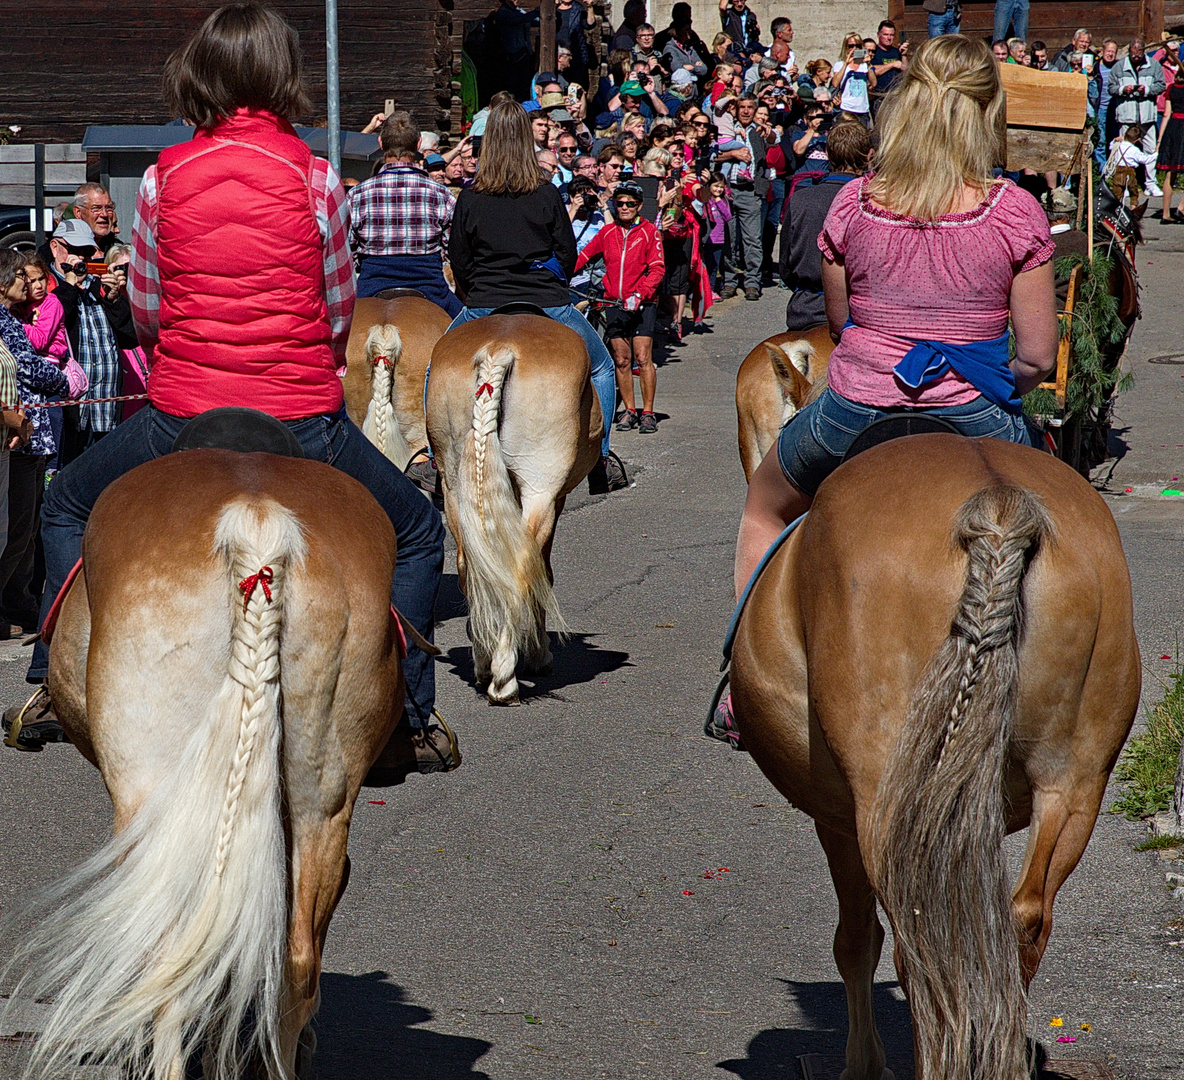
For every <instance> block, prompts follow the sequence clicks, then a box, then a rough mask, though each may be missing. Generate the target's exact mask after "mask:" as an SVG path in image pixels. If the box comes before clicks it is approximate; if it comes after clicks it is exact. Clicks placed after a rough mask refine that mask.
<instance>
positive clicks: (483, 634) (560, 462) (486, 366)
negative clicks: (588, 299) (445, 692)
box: [427, 314, 604, 705]
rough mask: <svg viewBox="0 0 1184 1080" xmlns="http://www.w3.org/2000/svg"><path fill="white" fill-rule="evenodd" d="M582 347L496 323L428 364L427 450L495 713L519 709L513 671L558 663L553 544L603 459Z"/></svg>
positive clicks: (448, 343)
mask: <svg viewBox="0 0 1184 1080" xmlns="http://www.w3.org/2000/svg"><path fill="white" fill-rule="evenodd" d="M589 369H590V363H589V360H588V351H587V349H586V348H585V347H584V343H583V341H582V340H581V338H580V336H579V335H578V334H577V333H576V332H575V331H574V330H569V329H568V328H567V327H566V326H563V325H562V324H561V323H557V322H554V321H552V320H551V319H548V318H545V317H543V316H541V315H530V314H518V315H497V314H494V315H489V316H486V317H485V318H482V319H474V320H473V321H471V322H467V323H462V324H461V325H460V326H458V327H456V328H455V329H454V330H450V331H449V332H448V333H447V334H446V335H445V336H444V337H442V338H441V339H440V341H439V343H438V344H437V345H436V348H435V350H434V352H433V353H432V367H431V378H430V379H429V380H428V390H427V417H428V439H429V441H430V443H431V446H432V452H433V454H434V455H435V457H436V462H437V464H438V465H439V468H440V470H441V477H442V483H443V489H444V510H445V513H446V514H447V517H448V524H449V527H450V528H451V530H452V535H453V537H454V538H455V539H456V565H457V574H458V576H459V578H460V586H461V589H462V590H463V591H464V594H465V597H466V598H467V599H468V602H469V636H470V637H471V639H472V642H473V662H474V668H475V669H476V673H477V678H478V680H479V681H480V682H482V683H484V684H486V686H487V689H486V693H487V695H488V697H489V700H490V701H491V702H493V703H494V704H500V705H517V704H518V678H517V669H518V664H519V660H520V659H521V660H522V662H523V664H524V667H525V669H526V670H527V671H530V672H535V673H543V672H546V671H549V670H550V669H551V666H552V663H553V660H552V656H551V650H550V646H549V644H548V638H547V619H548V617H550V619H551V624H552V626H553V627H555V628H556V629H558V630H562V629H563V621H562V616H561V615H560V613H559V606H558V603H557V601H556V599H555V592H554V589H553V587H552V586H553V583H554V575H553V573H552V571H551V544H552V542H553V541H554V538H555V522H556V521H557V519H558V517H559V515H560V514H561V513H562V512H563V504H564V501H565V499H566V498H567V495H568V493H569V492H571V491H572V490H573V489H574V488H575V487H576V485H577V484H579V483H580V482H581V481H582V480H583V479H584V478H585V477H586V476H587V475H588V473H589V471H590V470H591V469H592V466H593V465H595V464H596V462H597V461H598V460H599V456H600V438H601V435H602V433H603V431H604V423H603V420H602V419H601V412H600V403H599V402H598V400H597V398H596V395H595V394H594V393H593V392H592V384H591V383H590V382H589V380H588V375H589Z"/></svg>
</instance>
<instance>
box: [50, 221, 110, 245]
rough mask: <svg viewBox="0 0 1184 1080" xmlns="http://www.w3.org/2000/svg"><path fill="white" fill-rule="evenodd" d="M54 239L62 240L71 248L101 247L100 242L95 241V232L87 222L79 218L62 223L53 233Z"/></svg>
mask: <svg viewBox="0 0 1184 1080" xmlns="http://www.w3.org/2000/svg"><path fill="white" fill-rule="evenodd" d="M53 235H54V239H55V240H61V241H62V243H64V244H68V245H69V246H70V247H77V248H82V247H92V248H97V247H98V246H99V244H98V241H97V240H95V234H94V230H93V229H91V227H90V226H89V225H88V224H87V223H86V222H85V221H80V220H79V219H78V218H65V219H64V220H63V221H62V223H61V224H60V225H59V226H58V227H57V228H56V229H54V231H53Z"/></svg>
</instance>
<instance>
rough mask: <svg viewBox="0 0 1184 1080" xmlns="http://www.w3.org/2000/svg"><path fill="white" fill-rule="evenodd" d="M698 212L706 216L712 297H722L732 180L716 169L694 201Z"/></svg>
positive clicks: (706, 258)
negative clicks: (722, 262)
mask: <svg viewBox="0 0 1184 1080" xmlns="http://www.w3.org/2000/svg"><path fill="white" fill-rule="evenodd" d="M694 210H695V212H696V213H697V214H698V215H699V216H700V217H701V218H702V219H703V223H704V227H703V262H704V263H705V264H706V266H707V276H708V278H709V280H710V281H711V291H712V299H713V300H718V299H719V288H718V286H719V282H718V280H717V276H718V274H719V263H720V257H721V255H722V253H723V250H724V244H725V243H726V242H727V228H728V222H730V221H731V220H732V204H731V203H730V202H729V201H728V182H727V181H726V180H725V179H724V178H723V174H722V173H718V172H713V173H712V174H711V179H710V180H709V181H708V182H707V183H706V184H704V185H703V186H702V187H700V188H699V198H698V199H696V200H695V203H694Z"/></svg>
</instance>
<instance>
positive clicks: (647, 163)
mask: <svg viewBox="0 0 1184 1080" xmlns="http://www.w3.org/2000/svg"><path fill="white" fill-rule="evenodd" d="M673 160H674V155H673V154H671V153H670V151H669V150H663V149H662V147H660V146H655V147H654V148H653V149H651V150H647V151H646V152H645V157H644V158H642V161H641V175H642V176H665V175H666V171H667V170H668V169H669V168H670V163H671V162H672V161H673ZM655 168H657V169H661V170H662V171H661V172H651V171H650V170H651V169H655Z"/></svg>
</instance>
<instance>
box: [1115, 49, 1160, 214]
mask: <svg viewBox="0 0 1184 1080" xmlns="http://www.w3.org/2000/svg"><path fill="white" fill-rule="evenodd" d="M1109 85H1110V96H1111V97H1112V98H1117V99H1118V106H1117V108H1116V109H1115V110H1114V118H1115V119H1116V120H1117V121H1118V123H1119V125H1120V126H1122V127H1127V126H1129V125H1130V124H1139V125H1141V126H1142V127H1143V132H1144V133H1143V149H1144V150H1145V151H1146V152H1147V153H1149V154H1150V153H1152V152H1153V151H1154V150H1155V146H1156V142H1157V141H1158V132H1157V131H1156V123H1155V121H1156V116H1157V113H1156V109H1155V99H1156V98H1158V97H1159V95H1160V94H1162V93H1163V90H1164V79H1163V68H1162V67H1160V65H1159V62H1158V61H1157V60H1152V59H1151V57H1149V56H1148V55H1147V46H1146V44H1145V43H1144V41H1143V39H1142V38H1134V39H1133V40H1132V41H1131V45H1130V50H1129V51H1128V53H1127V55H1126V57H1125V59H1123V60H1120V61H1118V63H1116V64H1115V65H1114V67H1113V68H1111V69H1110V83H1109ZM1154 182H1155V174H1154V170H1149V175H1148V184H1147V190H1148V191H1150V192H1151V194H1152V195H1155V194H1156V192H1155V191H1154V190H1153V189H1152V186H1151V185H1152V184H1153V183H1154ZM1157 186H1158V185H1157Z"/></svg>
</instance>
